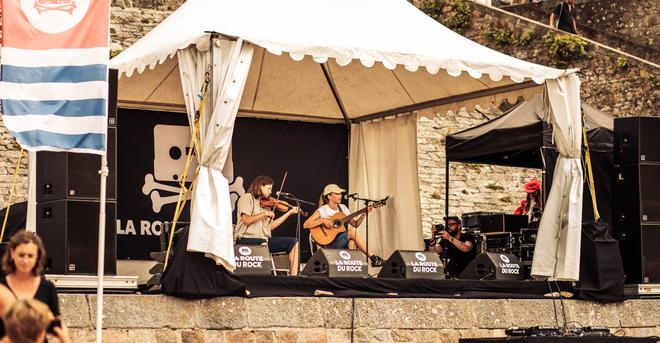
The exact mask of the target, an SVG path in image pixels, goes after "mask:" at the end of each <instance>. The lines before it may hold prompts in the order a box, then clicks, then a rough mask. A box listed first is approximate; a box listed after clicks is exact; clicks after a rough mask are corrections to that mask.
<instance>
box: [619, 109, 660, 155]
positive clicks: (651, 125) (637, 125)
mask: <svg viewBox="0 0 660 343" xmlns="http://www.w3.org/2000/svg"><path fill="white" fill-rule="evenodd" d="M658 132H660V118H658V117H625V118H614V163H615V164H619V165H622V164H630V163H642V162H658V163H660V144H658Z"/></svg>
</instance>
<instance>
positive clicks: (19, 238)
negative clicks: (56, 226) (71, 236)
mask: <svg viewBox="0 0 660 343" xmlns="http://www.w3.org/2000/svg"><path fill="white" fill-rule="evenodd" d="M30 243H34V244H35V245H36V246H37V263H35V265H34V268H32V275H34V276H37V275H41V273H42V272H43V271H44V264H46V249H44V243H43V242H42V241H41V238H39V236H37V234H36V233H34V232H28V231H25V230H20V231H18V232H17V233H15V234H14V235H13V236H12V237H11V239H10V240H9V244H8V245H7V247H6V248H5V255H4V256H3V257H2V270H3V271H4V272H5V273H7V274H13V273H14V272H16V264H15V263H14V260H13V259H12V258H11V253H12V252H13V251H14V250H15V249H16V247H18V246H19V245H21V244H30Z"/></svg>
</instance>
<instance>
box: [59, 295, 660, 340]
mask: <svg viewBox="0 0 660 343" xmlns="http://www.w3.org/2000/svg"><path fill="white" fill-rule="evenodd" d="M61 297H62V298H61V307H62V313H63V319H64V321H65V322H66V323H67V324H68V325H69V328H70V331H71V333H72V336H73V341H74V342H93V341H94V328H93V324H94V323H95V319H94V316H95V314H96V302H95V296H93V295H82V294H70V295H62V296H61ZM104 303H105V320H104V338H105V341H106V342H143V343H151V342H155V343H165V342H167V343H169V342H191V343H192V342H199V343H204V342H209V343H211V342H273V343H285V342H332V343H334V342H351V337H353V341H355V342H385V343H390V342H438V341H440V342H446V343H457V342H458V340H459V339H460V338H468V337H472V338H477V337H502V336H505V333H504V329H507V328H509V327H512V326H519V327H525V326H536V325H539V326H546V327H552V326H556V325H557V322H559V325H563V323H564V322H566V323H568V325H569V328H570V327H572V326H571V323H576V322H578V323H579V325H581V326H594V327H607V328H610V330H612V331H613V332H614V331H617V330H622V331H623V332H625V333H626V335H627V336H651V335H658V334H659V333H660V329H659V328H660V317H659V315H658V313H660V301H656V300H629V301H626V302H623V303H620V304H609V305H602V304H597V303H590V302H585V301H575V300H564V301H563V302H562V305H561V306H562V307H563V310H562V309H560V305H558V304H557V305H556V307H557V308H556V311H555V307H554V306H553V301H552V300H551V299H539V300H506V299H492V300H486V299H370V298H364V299H345V298H255V299H244V298H217V299H210V300H181V299H176V298H172V297H167V296H162V295H147V296H142V295H128V296H126V295H106V297H105V301H104ZM173 309H176V310H175V311H173ZM564 316H565V317H564ZM573 326H575V324H573ZM619 333H621V332H619Z"/></svg>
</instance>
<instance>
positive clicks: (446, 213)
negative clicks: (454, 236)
mask: <svg viewBox="0 0 660 343" xmlns="http://www.w3.org/2000/svg"><path fill="white" fill-rule="evenodd" d="M446 151H447V149H445V227H447V218H448V217H449V158H447V155H446Z"/></svg>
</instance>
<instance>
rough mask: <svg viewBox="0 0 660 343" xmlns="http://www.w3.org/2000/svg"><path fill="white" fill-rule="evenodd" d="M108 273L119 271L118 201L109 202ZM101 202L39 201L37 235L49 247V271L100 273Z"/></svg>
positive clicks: (106, 232) (106, 220) (106, 242)
mask: <svg viewBox="0 0 660 343" xmlns="http://www.w3.org/2000/svg"><path fill="white" fill-rule="evenodd" d="M106 205H107V206H106V209H105V213H106V217H105V274H108V275H116V274H117V248H116V247H117V229H116V218H117V212H116V208H117V207H116V203H115V202H107V203H106ZM98 232H99V201H96V200H72V199H64V200H55V201H46V202H40V203H37V234H39V236H40V237H41V239H42V240H43V242H44V245H45V246H46V255H47V256H46V268H45V269H46V273H48V274H94V275H95V274H96V273H97V268H98V266H97V261H98V237H99V236H98Z"/></svg>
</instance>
